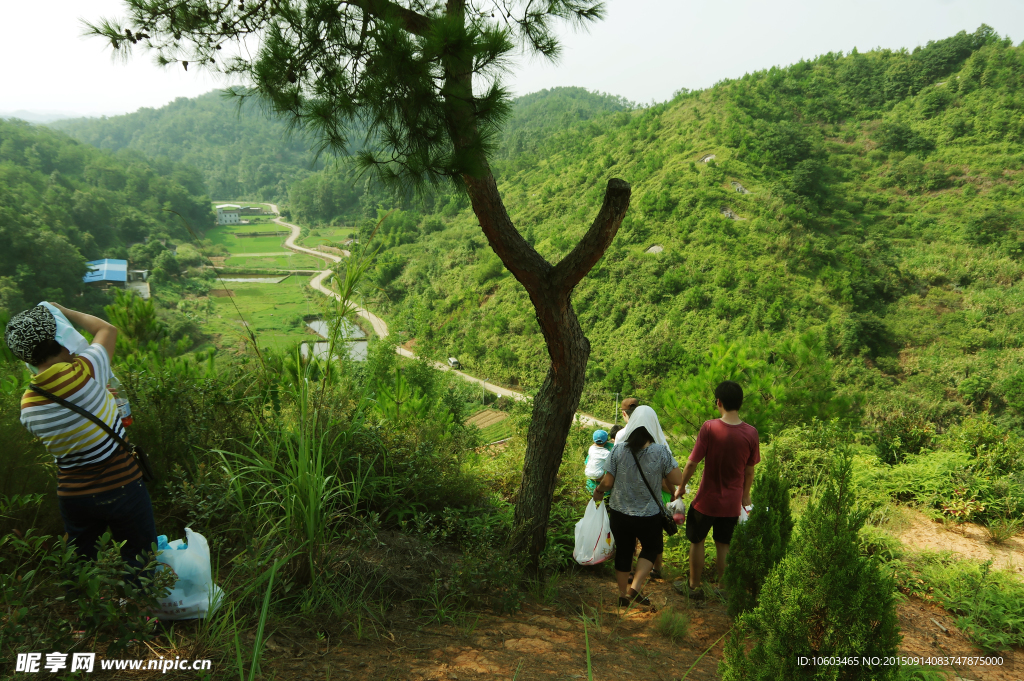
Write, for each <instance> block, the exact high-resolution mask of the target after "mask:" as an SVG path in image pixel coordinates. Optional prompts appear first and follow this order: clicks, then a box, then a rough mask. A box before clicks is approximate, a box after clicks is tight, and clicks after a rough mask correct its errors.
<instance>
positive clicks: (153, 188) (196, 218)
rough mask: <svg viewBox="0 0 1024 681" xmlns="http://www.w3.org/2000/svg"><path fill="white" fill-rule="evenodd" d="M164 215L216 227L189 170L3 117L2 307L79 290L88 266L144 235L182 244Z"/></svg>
mask: <svg viewBox="0 0 1024 681" xmlns="http://www.w3.org/2000/svg"><path fill="white" fill-rule="evenodd" d="M165 209H168V210H174V211H177V212H178V213H180V214H181V216H182V217H184V218H185V219H186V220H188V221H189V222H190V223H191V224H192V225H193V226H194V227H196V228H199V229H205V228H206V227H208V226H209V225H211V224H212V221H213V214H212V211H211V209H210V201H209V199H208V198H207V196H205V188H204V186H203V182H202V178H201V177H199V176H198V175H197V173H196V172H195V170H193V169H190V168H186V167H184V166H182V165H179V164H177V163H173V162H171V161H169V160H167V159H166V158H163V159H157V160H150V159H147V158H145V157H143V156H142V155H141V154H140V153H138V152H134V151H122V152H118V153H111V152H107V151H101V150H99V149H96V148H94V147H91V146H89V145H87V144H82V143H80V142H78V141H76V140H73V139H71V138H70V137H68V136H66V135H64V134H62V133H58V132H55V131H53V130H50V129H48V128H43V127H36V126H32V125H30V124H28V123H24V122H22V121H16V120H10V121H4V120H0V310H6V311H8V312H16V311H18V310H20V309H22V308H24V307H25V306H26V304H34V303H36V302H38V301H39V300H65V301H66V300H69V299H70V298H71V297H72V296H74V295H77V294H78V293H81V292H83V291H84V290H85V287H84V285H83V284H82V276H83V275H84V274H85V272H86V267H85V261H86V260H90V259H95V258H103V257H120V258H125V257H127V254H128V250H127V246H129V245H130V244H132V243H135V242H141V241H143V240H144V239H146V238H147V237H154V238H164V239H166V238H174V239H187V238H188V233H187V230H186V229H185V227H184V226H183V225H182V223H181V221H180V219H179V218H178V217H177V216H175V215H174V214H173V213H170V212H166V210H165Z"/></svg>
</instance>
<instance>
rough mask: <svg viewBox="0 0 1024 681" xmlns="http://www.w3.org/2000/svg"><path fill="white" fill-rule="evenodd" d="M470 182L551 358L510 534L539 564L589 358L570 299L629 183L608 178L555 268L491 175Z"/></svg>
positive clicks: (615, 219)
mask: <svg viewBox="0 0 1024 681" xmlns="http://www.w3.org/2000/svg"><path fill="white" fill-rule="evenodd" d="M465 181H466V186H467V189H468V192H469V197H470V200H471V201H472V204H473V211H474V212H475V213H476V216H477V218H478V219H479V220H480V226H481V228H482V229H483V231H484V234H485V235H486V236H487V240H488V241H489V242H490V245H491V248H493V249H494V252H495V253H497V254H498V257H500V258H501V261H502V262H503V263H504V264H505V267H506V268H508V270H509V271H510V272H512V274H513V276H515V278H516V279H517V280H519V282H520V283H522V284H523V286H524V287H525V288H526V291H527V293H528V294H529V295H530V300H531V301H532V302H533V308H534V311H535V312H536V314H537V321H538V322H539V323H540V328H541V332H542V333H543V334H544V340H545V342H546V343H547V349H548V356H549V357H550V359H551V367H550V368H549V369H548V374H547V377H546V378H545V379H544V383H543V385H542V386H541V388H540V391H539V392H538V393H537V395H536V396H535V397H534V402H533V420H532V421H531V422H530V429H529V432H528V434H527V437H526V460H525V462H524V465H523V478H522V485H521V487H520V490H519V498H518V500H517V503H516V512H515V520H514V527H513V537H512V540H513V546H514V547H515V548H516V549H517V550H519V551H521V552H524V553H526V555H527V556H528V558H529V562H530V566H531V567H532V568H533V569H536V567H537V566H538V561H539V558H540V554H541V552H542V551H543V550H544V545H545V543H546V541H547V527H548V516H549V514H550V512H551V501H552V497H553V496H554V492H555V482H556V479H557V476H558V468H559V466H560V465H561V463H562V453H563V451H564V450H565V441H566V438H567V437H568V435H569V429H570V427H571V426H572V422H573V418H574V416H575V413H576V409H577V408H578V407H579V403H580V396H581V395H582V394H583V382H584V379H585V377H586V369H587V360H588V359H589V358H590V341H588V340H587V337H586V336H585V335H584V334H583V329H582V328H580V324H579V320H578V319H577V318H576V312H575V311H574V310H573V307H572V302H571V300H570V298H571V296H572V291H573V289H574V288H575V287H576V284H578V283H579V281H580V280H581V279H583V277H584V276H586V274H587V273H588V272H589V271H590V269H591V268H592V267H593V266H594V264H595V263H597V261H598V260H599V259H600V258H601V256H602V255H604V252H605V250H607V248H608V246H609V244H611V242H612V239H613V238H614V237H615V234H616V233H617V232H618V230H619V226H620V225H621V224H622V219H623V217H625V215H626V210H627V209H628V208H629V197H630V187H629V184H628V183H626V182H624V181H622V180H611V181H609V182H608V188H607V190H606V191H605V197H604V204H603V205H602V206H601V210H600V211H599V212H598V215H597V217H596V218H595V220H594V222H593V224H592V225H591V227H590V229H589V230H588V231H587V233H586V235H585V236H584V237H583V239H581V240H580V242H579V243H578V244H577V245H576V247H575V248H574V249H573V250H572V251H571V252H570V253H569V254H568V255H566V256H565V257H564V258H563V259H562V260H561V261H560V262H559V263H558V264H557V265H551V264H550V263H548V262H547V261H546V260H544V258H543V257H541V256H540V254H539V253H537V251H535V250H534V249H533V247H532V246H530V245H529V244H528V243H527V242H526V240H525V239H523V237H522V236H521V235H520V234H519V232H518V231H516V229H515V227H514V226H513V224H512V221H511V220H510V219H509V217H508V213H507V212H506V210H505V206H504V204H503V203H502V201H501V196H500V195H499V193H498V188H497V185H496V184H495V181H494V177H493V176H491V175H490V174H488V175H487V176H486V177H484V178H481V179H476V178H471V177H466V178H465Z"/></svg>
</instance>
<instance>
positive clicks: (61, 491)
mask: <svg viewBox="0 0 1024 681" xmlns="http://www.w3.org/2000/svg"><path fill="white" fill-rule="evenodd" d="M110 376H111V371H110V357H109V356H108V355H107V351H106V350H105V349H104V348H103V346H102V345H99V344H96V343H94V344H92V345H90V346H89V347H88V349H86V350H85V351H83V352H82V354H81V355H78V356H76V357H75V358H74V359H73V360H72V361H71V362H61V363H58V364H54V365H53V366H51V367H48V368H47V369H45V370H43V371H42V372H40V373H38V374H36V375H35V376H33V377H32V383H33V384H35V385H38V386H39V387H40V388H42V389H43V390H46V391H47V392H50V393H53V394H54V395H56V396H57V397H60V398H63V399H64V400H66V401H68V402H70V403H72V404H74V405H76V406H79V407H81V408H82V409H84V410H86V411H88V412H89V413H91V414H95V415H96V416H97V417H98V418H99V419H100V420H101V421H103V422H104V423H106V424H107V425H108V426H110V427H111V429H113V431H114V432H115V433H117V434H118V436H120V437H121V438H122V439H125V432H124V426H123V425H122V424H121V419H120V418H118V414H117V404H116V403H115V402H114V396H113V395H111V394H110V391H109V390H107V381H109V380H110ZM21 422H22V423H23V424H25V427H26V428H28V430H29V432H30V433H32V434H33V435H35V436H36V437H38V438H39V439H40V440H42V442H43V445H44V446H45V447H46V451H48V452H49V453H50V454H52V455H53V459H54V462H55V463H56V464H57V495H58V496H80V495H84V494H98V493H100V492H106V491H108V490H111V489H114V488H116V487H121V486H123V485H126V484H128V483H130V482H134V481H135V480H138V479H140V478H141V477H142V472H141V471H140V470H139V467H138V465H137V464H136V463H135V459H134V457H132V456H131V454H129V453H128V452H125V451H124V449H123V448H122V447H121V446H120V444H118V442H117V440H115V439H114V438H113V437H111V436H110V434H109V433H107V431H105V430H104V429H102V428H100V427H99V426H98V425H96V424H95V423H93V422H92V421H91V420H89V419H87V418H85V417H84V416H82V415H80V414H77V413H75V412H73V411H71V410H70V409H68V408H67V407H65V406H64V405H62V404H58V403H57V402H53V401H51V400H49V399H48V398H45V397H43V396H42V395H39V394H37V393H35V392H33V391H32V389H31V388H30V389H29V390H27V391H26V392H25V394H24V395H23V396H22V398H21Z"/></svg>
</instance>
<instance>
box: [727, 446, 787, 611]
mask: <svg viewBox="0 0 1024 681" xmlns="http://www.w3.org/2000/svg"><path fill="white" fill-rule="evenodd" d="M750 502H751V503H752V504H753V505H754V510H753V512H751V514H750V519H749V520H747V522H745V523H740V524H739V525H737V526H736V530H735V532H734V533H733V535H732V542H731V544H730V547H729V561H728V563H727V564H726V568H725V578H724V583H725V587H726V590H727V591H728V592H729V616H730V617H736V616H737V615H739V614H740V613H743V612H746V611H748V610H753V609H754V607H755V606H756V605H757V599H758V596H759V594H760V593H761V587H762V585H763V584H764V581H765V579H767V577H768V574H769V573H770V572H771V570H772V568H773V567H775V565H776V564H777V563H778V562H779V561H780V560H782V557H783V556H785V555H786V549H787V548H789V538H790V535H791V534H792V533H793V516H792V514H791V513H790V510H789V483H788V482H787V481H785V480H784V479H783V478H782V466H781V464H780V463H779V460H778V459H777V458H776V457H775V456H771V457H766V458H765V460H764V462H763V463H762V464H761V465H760V466H758V467H757V477H756V478H755V479H754V487H753V489H752V490H751V492H750Z"/></svg>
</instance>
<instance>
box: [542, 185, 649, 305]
mask: <svg viewBox="0 0 1024 681" xmlns="http://www.w3.org/2000/svg"><path fill="white" fill-rule="evenodd" d="M630 193H631V190H630V186H629V183H628V182H626V181H625V180H619V179H611V180H608V187H607V188H606V189H605V192H604V203H603V204H602V205H601V210H600V211H598V213H597V217H596V218H594V222H593V224H591V225H590V229H589V230H587V233H586V234H585V235H584V237H583V238H582V239H580V242H579V243H578V244H576V247H575V248H573V249H572V251H570V252H569V254H568V255H566V256H565V257H564V258H562V260H561V261H560V262H559V263H558V264H557V265H555V267H554V269H553V270H552V271H551V275H550V279H551V283H552V284H553V285H554V287H555V288H557V289H558V290H559V291H561V292H563V293H568V292H570V291H572V290H573V289H574V288H575V287H576V284H578V283H579V282H580V280H581V279H583V277H585V276H587V272H589V271H590V269H591V268H592V267H593V266H594V265H595V264H597V261H598V260H600V259H601V256H602V255H604V252H605V251H606V250H607V249H608V246H609V245H610V244H611V243H612V239H614V238H615V234H616V233H617V232H618V231H619V226H620V225H622V219H623V218H624V217H626V210H628V209H629V197H630Z"/></svg>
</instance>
